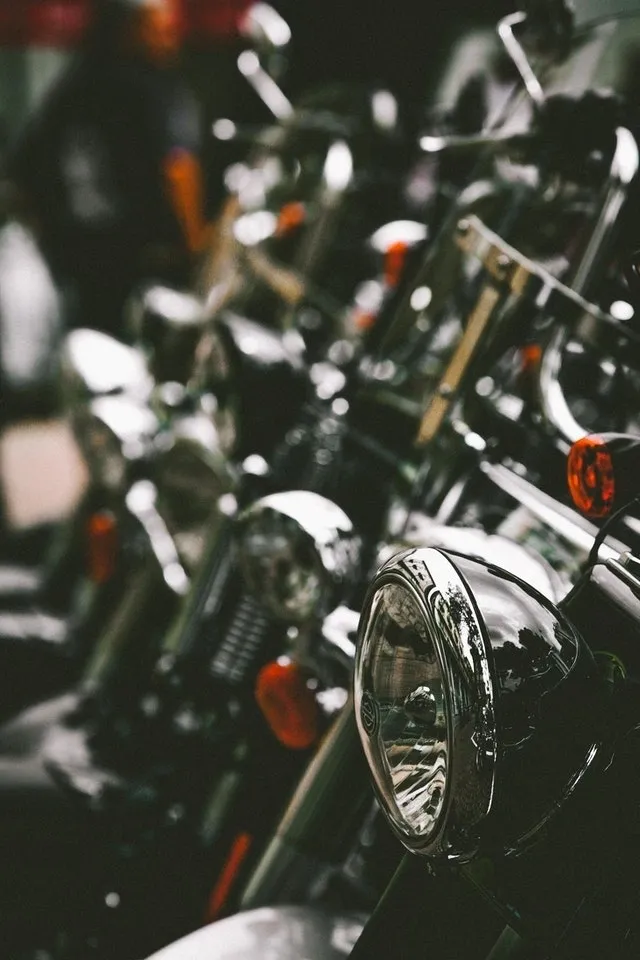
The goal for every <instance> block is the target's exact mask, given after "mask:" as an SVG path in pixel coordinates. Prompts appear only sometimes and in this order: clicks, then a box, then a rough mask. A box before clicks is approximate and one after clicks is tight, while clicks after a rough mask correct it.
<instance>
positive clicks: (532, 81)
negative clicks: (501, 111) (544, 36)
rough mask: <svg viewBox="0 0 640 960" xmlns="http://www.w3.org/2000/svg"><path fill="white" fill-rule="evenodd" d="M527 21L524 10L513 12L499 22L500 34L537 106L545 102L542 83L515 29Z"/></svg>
mask: <svg viewBox="0 0 640 960" xmlns="http://www.w3.org/2000/svg"><path fill="white" fill-rule="evenodd" d="M526 21H527V15H526V13H522V12H519V13H512V14H510V15H509V16H508V17H504V18H503V19H502V20H500V22H499V23H498V36H499V37H500V40H501V41H502V43H503V45H504V48H505V50H506V51H507V53H508V54H509V56H510V57H511V60H512V61H513V64H514V66H515V67H516V69H517V71H518V73H519V74H520V76H521V78H522V82H523V83H524V87H525V90H526V91H527V93H528V94H529V96H530V97H531V99H532V100H533V102H534V103H535V104H536V106H538V107H539V106H541V105H542V104H543V103H544V99H545V98H544V90H543V89H542V84H541V83H540V81H539V80H538V78H537V77H536V75H535V72H534V70H533V67H532V66H531V63H530V62H529V57H528V56H527V54H526V51H525V50H524V48H523V46H522V44H521V43H520V41H519V40H518V39H517V37H516V35H515V33H514V31H513V28H514V27H516V26H519V25H520V24H523V23H526Z"/></svg>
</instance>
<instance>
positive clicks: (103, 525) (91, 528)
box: [87, 510, 118, 583]
mask: <svg viewBox="0 0 640 960" xmlns="http://www.w3.org/2000/svg"><path fill="white" fill-rule="evenodd" d="M117 562H118V528H117V525H116V518H115V517H114V515H113V514H112V513H111V511H109V510H99V511H98V512H97V513H93V514H92V515H91V516H90V517H89V520H88V523H87V570H88V574H89V577H90V578H91V580H93V582H94V583H108V581H109V580H111V578H112V577H113V575H114V573H115V571H116V565H117Z"/></svg>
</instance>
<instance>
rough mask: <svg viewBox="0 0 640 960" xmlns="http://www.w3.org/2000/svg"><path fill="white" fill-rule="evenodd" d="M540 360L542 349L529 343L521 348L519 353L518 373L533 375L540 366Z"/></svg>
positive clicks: (536, 344)
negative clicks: (519, 365)
mask: <svg viewBox="0 0 640 960" xmlns="http://www.w3.org/2000/svg"><path fill="white" fill-rule="evenodd" d="M541 358H542V347H541V346H540V344H538V343H529V344H527V346H526V347H522V349H521V351H520V361H521V367H520V372H521V373H522V374H524V375H525V376H527V375H528V374H532V373H535V372H536V371H537V369H538V367H539V366H540V360H541Z"/></svg>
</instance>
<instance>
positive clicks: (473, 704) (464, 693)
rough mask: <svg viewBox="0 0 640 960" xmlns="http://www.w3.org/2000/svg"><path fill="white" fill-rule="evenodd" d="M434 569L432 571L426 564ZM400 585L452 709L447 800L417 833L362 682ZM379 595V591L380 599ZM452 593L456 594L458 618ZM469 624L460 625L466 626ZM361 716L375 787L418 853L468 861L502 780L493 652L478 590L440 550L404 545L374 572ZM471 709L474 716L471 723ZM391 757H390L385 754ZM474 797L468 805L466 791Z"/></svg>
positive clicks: (358, 697)
mask: <svg viewBox="0 0 640 960" xmlns="http://www.w3.org/2000/svg"><path fill="white" fill-rule="evenodd" d="M427 571H428V572H427ZM388 585H395V586H398V587H400V588H402V589H403V590H405V591H406V592H407V594H408V596H409V597H410V599H411V601H412V602H413V605H414V607H415V608H416V610H417V612H418V613H419V615H420V616H421V617H422V619H423V625H426V629H427V631H428V634H429V637H430V639H431V642H432V644H433V648H434V651H435V655H436V658H437V663H438V667H439V670H440V673H441V677H442V690H443V702H444V709H445V717H446V738H447V739H446V744H447V767H446V782H445V791H444V797H443V801H442V804H441V807H440V810H439V812H438V815H437V818H436V820H435V822H434V824H433V826H432V828H431V829H430V830H429V831H428V832H427V833H424V834H417V833H416V832H414V831H413V830H412V829H411V828H410V827H409V825H408V824H407V823H406V822H404V821H403V819H402V815H401V813H400V811H399V808H398V806H397V804H396V802H395V799H394V797H393V794H392V791H391V790H390V789H389V785H388V782H385V776H384V770H383V769H382V768H381V760H382V758H383V757H384V756H385V752H384V747H383V746H382V745H381V744H380V743H379V742H378V734H379V723H380V720H379V710H378V708H377V704H376V703H375V701H374V698H373V696H372V695H371V694H370V693H369V691H368V690H366V689H365V688H363V678H364V673H365V663H364V660H365V657H366V655H367V653H368V652H369V650H368V641H367V635H368V634H369V635H370V634H371V629H372V626H373V625H374V623H375V617H376V614H377V610H378V607H377V606H376V603H377V604H378V606H379V604H380V603H381V602H382V594H381V591H382V590H383V588H384V587H385V586H388ZM378 598H380V599H378ZM447 598H450V600H451V599H453V598H455V605H456V608H457V609H456V612H457V615H458V623H456V622H455V620H454V618H453V615H452V606H451V603H450V600H449V602H447ZM463 626H464V627H466V629H464V630H461V627H463ZM354 691H355V710H356V722H357V725H358V729H359V732H360V737H361V740H362V743H363V746H364V749H365V754H366V756H367V760H368V763H369V767H370V769H371V772H372V775H373V782H374V788H375V791H376V793H377V796H378V798H379V800H380V802H381V804H382V807H383V809H384V811H385V813H386V815H387V818H388V821H389V823H390V826H391V828H392V829H393V831H394V832H395V834H396V835H397V836H398V838H399V839H400V841H401V842H402V843H403V845H404V846H405V847H407V849H409V850H411V851H412V852H414V853H419V854H422V855H425V856H432V857H436V858H446V859H448V860H459V861H464V860H468V859H470V858H472V857H473V856H474V855H475V853H476V852H477V850H478V846H479V843H480V836H479V831H478V829H477V828H478V827H479V826H480V825H481V824H482V823H483V822H484V821H485V820H486V818H487V816H488V815H489V813H490V811H491V808H492V803H493V794H494V788H495V782H496V771H497V760H498V757H497V751H498V742H499V740H498V729H497V723H496V703H495V689H494V685H493V682H492V654H491V645H490V642H489V638H488V636H487V633H486V628H485V626H484V624H483V621H482V618H481V617H480V615H479V612H478V609H477V606H476V603H475V600H474V597H473V594H472V592H471V590H470V589H469V587H468V585H467V583H466V581H465V579H464V577H463V576H462V574H461V573H460V572H459V570H458V569H457V568H456V567H455V565H454V563H453V562H452V561H451V560H450V559H449V558H448V557H447V556H445V555H444V554H443V553H441V552H440V551H439V550H436V549H434V548H429V547H425V548H419V549H409V550H404V551H403V552H402V553H400V554H397V555H396V556H394V557H393V558H391V559H390V560H389V561H387V563H386V564H385V565H384V566H383V567H382V568H381V570H380V571H379V572H378V574H377V575H376V577H375V578H374V580H373V582H372V584H371V586H370V588H369V590H368V592H367V596H366V598H365V603H364V606H363V613H362V616H361V619H360V627H359V630H358V642H357V651H356V663H355V672H354ZM470 708H471V710H472V713H473V716H474V721H473V723H469V721H468V717H469V715H470ZM385 764H386V761H385ZM469 795H471V796H473V797H474V800H475V803H474V804H473V805H469V804H468V805H467V806H466V808H465V807H461V806H460V804H459V803H458V802H457V801H459V799H460V798H461V797H462V796H469Z"/></svg>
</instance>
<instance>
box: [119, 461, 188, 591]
mask: <svg viewBox="0 0 640 960" xmlns="http://www.w3.org/2000/svg"><path fill="white" fill-rule="evenodd" d="M156 499H157V490H156V488H155V486H154V485H153V483H151V481H150V480H138V482H137V483H134V484H133V486H132V487H131V489H130V490H129V492H128V493H127V496H126V500H125V502H126V505H127V509H128V510H129V512H130V513H131V514H132V515H133V516H134V517H135V518H136V519H137V520H138V522H139V523H140V525H141V526H142V527H143V528H144V530H145V532H146V534H147V537H148V538H149V546H150V547H151V551H152V553H153V555H154V556H155V558H156V559H157V561H158V564H159V565H160V568H161V570H162V576H163V579H164V581H165V583H166V584H167V586H168V587H169V589H170V590H172V591H173V592H174V593H175V594H177V595H178V596H180V597H183V596H184V595H185V594H186V593H187V591H188V589H189V577H188V576H187V573H186V571H185V569H184V567H183V566H182V563H181V562H180V556H179V554H178V550H177V548H176V545H175V543H174V540H173V537H172V536H171V534H170V533H169V530H168V529H167V525H166V523H165V522H164V520H163V518H162V517H161V515H160V513H159V512H158V510H157V509H156Z"/></svg>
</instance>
